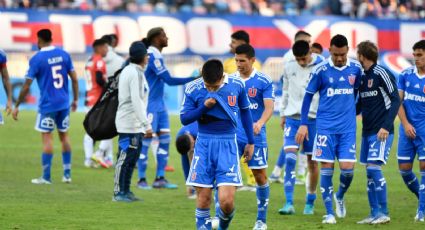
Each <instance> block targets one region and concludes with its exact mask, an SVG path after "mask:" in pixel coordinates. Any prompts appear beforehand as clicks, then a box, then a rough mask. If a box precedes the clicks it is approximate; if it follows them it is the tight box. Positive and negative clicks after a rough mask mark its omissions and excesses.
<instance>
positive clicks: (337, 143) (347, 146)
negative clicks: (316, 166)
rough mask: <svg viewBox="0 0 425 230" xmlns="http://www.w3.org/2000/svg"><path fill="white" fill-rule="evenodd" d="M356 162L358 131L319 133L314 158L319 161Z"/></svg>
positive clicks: (315, 142) (315, 140) (315, 141)
mask: <svg viewBox="0 0 425 230" xmlns="http://www.w3.org/2000/svg"><path fill="white" fill-rule="evenodd" d="M335 158H336V159H337V160H338V161H339V162H356V161H357V160H356V132H351V133H342V134H321V133H319V132H318V133H317V135H316V138H315V139H314V148H313V158H312V159H313V160H315V161H319V162H329V163H333V162H335Z"/></svg>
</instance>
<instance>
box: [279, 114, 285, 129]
mask: <svg viewBox="0 0 425 230" xmlns="http://www.w3.org/2000/svg"><path fill="white" fill-rule="evenodd" d="M285 124H286V117H281V118H280V127H281V128H282V129H284V128H285Z"/></svg>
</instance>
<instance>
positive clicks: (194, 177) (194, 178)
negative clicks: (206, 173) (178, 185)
mask: <svg viewBox="0 0 425 230" xmlns="http://www.w3.org/2000/svg"><path fill="white" fill-rule="evenodd" d="M190 180H192V181H194V180H196V172H193V173H192V177H191V178H190Z"/></svg>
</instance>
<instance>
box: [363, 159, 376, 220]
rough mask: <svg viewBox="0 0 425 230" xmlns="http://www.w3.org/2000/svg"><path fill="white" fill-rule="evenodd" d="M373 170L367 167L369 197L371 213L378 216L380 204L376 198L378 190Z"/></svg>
mask: <svg viewBox="0 0 425 230" xmlns="http://www.w3.org/2000/svg"><path fill="white" fill-rule="evenodd" d="M372 171H373V170H371V169H369V167H367V169H366V176H367V198H368V201H369V207H370V214H371V215H372V216H377V215H378V213H379V205H378V199H377V198H376V192H375V182H374V180H373V175H372V174H373V172H372Z"/></svg>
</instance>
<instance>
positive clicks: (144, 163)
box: [137, 138, 152, 179]
mask: <svg viewBox="0 0 425 230" xmlns="http://www.w3.org/2000/svg"><path fill="white" fill-rule="evenodd" d="M151 142H152V138H143V140H142V148H141V150H140V157H139V160H138V161H137V172H138V174H139V179H146V169H147V167H148V155H149V153H148V151H149V146H150V145H151Z"/></svg>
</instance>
